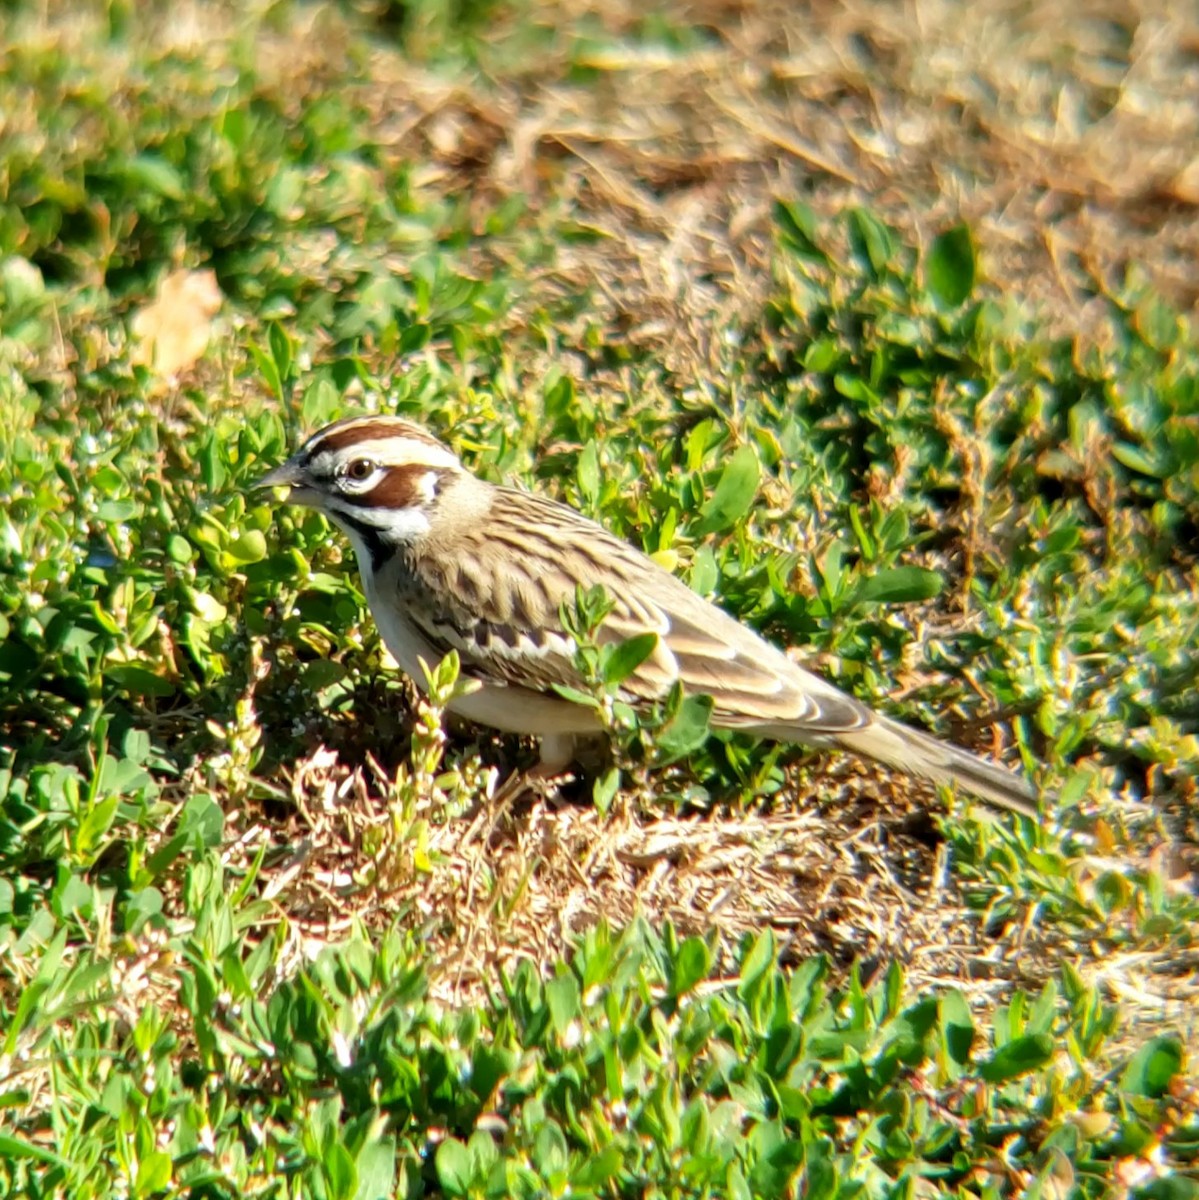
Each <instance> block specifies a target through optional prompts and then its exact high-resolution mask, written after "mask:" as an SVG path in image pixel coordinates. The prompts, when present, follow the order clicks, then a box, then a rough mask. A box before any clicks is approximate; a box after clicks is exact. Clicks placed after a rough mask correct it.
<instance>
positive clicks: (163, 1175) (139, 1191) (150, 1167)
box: [133, 1150, 171, 1196]
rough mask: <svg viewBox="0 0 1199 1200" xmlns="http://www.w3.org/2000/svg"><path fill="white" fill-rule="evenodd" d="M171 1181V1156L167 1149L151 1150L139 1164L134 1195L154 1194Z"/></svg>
mask: <svg viewBox="0 0 1199 1200" xmlns="http://www.w3.org/2000/svg"><path fill="white" fill-rule="evenodd" d="M170 1182H171V1156H170V1155H169V1154H167V1152H166V1151H165V1150H151V1151H150V1153H149V1154H147V1155H146V1156H145V1157H144V1158H143V1159H141V1161H140V1162H139V1163H138V1164H137V1179H136V1181H135V1182H134V1185H133V1195H134V1196H153V1195H154V1193H155V1192H161V1191H164V1190H165V1189H166V1187H167V1185H168V1184H169V1183H170Z"/></svg>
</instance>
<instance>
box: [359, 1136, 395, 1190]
mask: <svg viewBox="0 0 1199 1200" xmlns="http://www.w3.org/2000/svg"><path fill="white" fill-rule="evenodd" d="M355 1165H356V1166H357V1168H358V1190H357V1191H356V1192H355V1193H354V1200H387V1197H389V1196H391V1195H392V1194H393V1193H394V1191H395V1173H396V1142H395V1138H394V1137H375V1138H371V1139H370V1140H369V1141H368V1142H367V1143H366V1145H365V1146H363V1147H362V1149H361V1150H359V1151H358V1161H357V1163H356V1164H355Z"/></svg>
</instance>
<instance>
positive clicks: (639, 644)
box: [602, 633, 658, 691]
mask: <svg viewBox="0 0 1199 1200" xmlns="http://www.w3.org/2000/svg"><path fill="white" fill-rule="evenodd" d="M657 645H658V635H657V634H656V633H639V634H637V635H636V636H635V637H631V638H626V639H625V640H624V641H623V642H619V643H618V644H617V645H615V646H606V647H605V648H604V660H603V667H602V677H603V681H604V686H605V687H607V688H608V690H609V691H615V690H616V688H618V687H619V686H620V685H621V684H622V683H624V681H625V680H626V679H628V677H629V676H630V675H632V674H633V672H634V671H636V670H637V668H638V667H639V666H641V664H642V663H643V662H645V660H646V659H647V658H649V656H650V655H651V654H653V652H654V649H655V647H656V646H657Z"/></svg>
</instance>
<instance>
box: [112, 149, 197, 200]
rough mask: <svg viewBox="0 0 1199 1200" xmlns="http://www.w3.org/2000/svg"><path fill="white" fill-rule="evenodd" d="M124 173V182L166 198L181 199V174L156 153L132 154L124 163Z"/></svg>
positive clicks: (182, 187) (182, 192) (182, 189)
mask: <svg viewBox="0 0 1199 1200" xmlns="http://www.w3.org/2000/svg"><path fill="white" fill-rule="evenodd" d="M124 175H125V180H126V182H128V183H131V184H133V185H134V186H135V187H137V188H142V189H144V190H145V191H147V192H152V193H153V194H154V195H156V196H165V197H166V198H167V199H168V200H182V199H183V196H184V186H183V176H182V175H180V174H179V172H178V171H177V170H176V169H175V168H174V167H173V166H172V165H171V164H170V163H169V162H167V161H166V159H165V158H159V157H158V155H156V154H136V155H134V156H133V157H132V158H131V159H129V160H128V161H127V162H126V163H125V171H124Z"/></svg>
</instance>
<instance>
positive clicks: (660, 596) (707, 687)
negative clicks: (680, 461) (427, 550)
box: [405, 488, 873, 741]
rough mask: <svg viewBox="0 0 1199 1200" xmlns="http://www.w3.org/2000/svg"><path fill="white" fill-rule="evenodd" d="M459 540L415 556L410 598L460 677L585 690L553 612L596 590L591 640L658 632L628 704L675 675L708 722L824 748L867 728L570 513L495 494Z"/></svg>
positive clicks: (853, 708)
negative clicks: (583, 591)
mask: <svg viewBox="0 0 1199 1200" xmlns="http://www.w3.org/2000/svg"><path fill="white" fill-rule="evenodd" d="M454 536H455V539H456V544H455V545H454V546H453V547H447V546H441V547H438V548H437V550H436V552H435V553H431V554H427V555H424V556H420V557H417V558H414V559H413V561H412V564H411V571H410V576H409V577H410V580H411V592H410V594H409V595H408V596H407V597H406V598H405V603H406V608H407V611H408V614H409V617H410V619H411V620H412V621H413V622H414V623H415V624H416V625H417V627H418V628H419V629H420V631H421V633H422V634H423V635H424V636H425V637H426V638H427V639H428V641H429V643H430V644H431V646H432V647H433V648H434V649H436V650H440V651H442V652H444V651H447V650H449V649H451V648H453V649H455V650H457V651H458V654H459V657H460V659H461V662H462V669H463V673H464V675H467V676H470V677H474V678H478V679H482V680H484V681H485V682H493V683H507V684H510V685H519V686H522V687H532V688H542V689H546V690H548V689H550V688H552V687H553V686H554V685H555V684H558V685H564V686H567V687H572V688H580V687H582V686H583V681H582V679H581V678H580V676H579V672H578V670H577V668H576V666H575V644H574V641H573V640H572V638H571V637H570V635H569V634H568V633H567V632H566V630H565V629H564V627H563V624H562V619H561V615H560V612H561V606H562V604H563V603H564V602H565V603H566V604H567V605H573V603H574V597H575V593H576V588H577V587H578V586H579V585H582V586H583V587H584V588H590V587H592V586H594V585H596V584H601V585H602V586H603V587H604V589H605V591H606V592H607V594H608V596H609V598H610V599H611V600H612V601H613V605H614V607H613V609H612V611H611V612H610V613H609V614H608V616H607V617H606V618H605V620H604V622H603V624H602V625H601V627H600V629H599V631H598V633H597V635H596V636H597V640H599V641H600V642H601V643H605V642H606V643H611V642H617V641H624V640H625V639H627V638H631V637H635V636H637V635H638V634H643V633H646V632H652V633H655V634H657V635H658V642H657V645H656V646H655V648H654V650H653V652H652V653H651V654H650V655H649V656H648V657H647V658H646V659H645V660H644V661H643V662H642V663H641V664H640V666H639V667H638V668H637V669H636V670H635V671H634V672H633V673H632V674H631V675H630V676H629V677H628V678H627V679H625V681H624V683H623V684H622V687H621V694H622V697H623V698H624V699H626V700H628V701H629V702H631V703H633V704H634V705H637V706H646V705H648V704H650V703H652V702H653V701H655V700H660V699H661V698H663V697H664V696H665V695H666V693H667V692H668V691H669V689H670V688H671V686H672V685H673V684H674V682H675V681H676V680H679V681H681V682H682V685H683V688H684V690H685V691H687V692H688V693H690V694H700V693H702V694H706V695H710V696H711V697H712V699H713V702H714V707H713V713H712V723H713V724H714V725H716V726H723V727H726V728H745V729H750V730H753V729H759V730H761V731H763V732H765V731H766V730H767V729H769V730H771V731H774V732H773V733H772V735H773V736H776V737H777V736H786V737H789V738H790V739H792V740H795V741H804V740H813V741H823V740H825V739H828V738H830V737H835V736H836V735H837V734H841V733H845V732H849V731H853V730H857V729H861V728H864V727H865V726H866V725H868V724H869V723H870V721H871V719H872V715H873V714H872V713H871V712H870V710H869V709H868V708H866V706H865V705H863V704H861V703H859V702H858V701H857V700H854V699H853V698H852V697H850V696H847V695H846V694H845V693H843V692H841V691H838V690H837V689H836V688H834V687H833V686H832V685H831V684H828V683H825V682H824V681H823V680H822V679H820V678H818V677H817V676H815V675H812V674H810V673H809V672H807V671H804V670H802V669H801V668H800V667H797V666H796V665H795V664H794V663H792V662H791V661H790V660H789V659H788V658H787V657H786V656H785V655H784V654H783V653H782V652H781V651H779V650H778V649H777V648H775V647H774V646H772V645H770V644H769V643H767V642H765V641H763V640H762V638H760V637H759V636H758V635H757V634H756V633H754V632H753V631H752V630H750V629H748V628H746V627H745V626H743V625H741V624H740V623H739V622H738V621H736V620H735V619H734V618H733V617H731V616H729V615H728V614H727V613H725V612H724V611H723V610H721V609H719V608H717V607H716V606H715V605H713V604H711V603H709V602H708V601H707V600H704V599H703V598H702V597H701V596H698V595H696V593H694V592H693V591H691V590H690V588H688V587H687V586H686V585H685V584H684V583H682V581H680V580H679V579H677V578H675V577H674V576H673V575H671V574H670V573H669V572H667V571H665V570H663V569H662V568H661V567H659V566H658V565H657V564H656V563H654V562H653V561H652V560H651V559H649V558H648V557H647V556H646V555H644V554H643V553H641V552H640V551H638V550H636V549H634V548H633V547H631V546H629V545H627V544H626V543H624V542H622V541H621V540H620V539H618V538H616V537H614V536H613V535H612V534H610V533H608V532H607V531H606V530H605V529H604V528H603V527H602V526H600V525H597V524H595V523H594V522H593V521H590V520H588V519H587V518H586V517H584V516H582V515H581V514H580V513H577V512H575V510H574V509H571V508H567V507H566V506H565V505H561V504H557V503H555V502H554V501H551V500H545V499H543V498H541V497H537V496H533V495H530V494H528V493H524V492H515V491H510V490H508V489H504V488H497V489H494V495H493V499H492V507H491V510H490V512H489V513H488V514H487V518H486V520H480V521H475V522H473V523H471V524H470V526H469V527H468V528H466V529H465V530H464V529H462V528H459V529H458V530H457V532H456V533H455V535H454ZM782 727H785V728H786V732H785V733H780V732H778V730H780V729H781V728H782Z"/></svg>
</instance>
